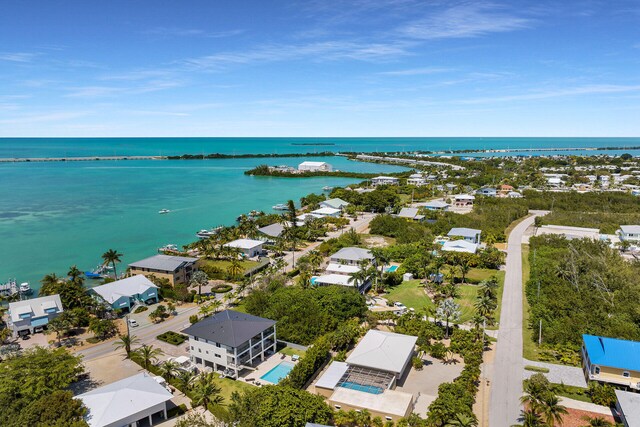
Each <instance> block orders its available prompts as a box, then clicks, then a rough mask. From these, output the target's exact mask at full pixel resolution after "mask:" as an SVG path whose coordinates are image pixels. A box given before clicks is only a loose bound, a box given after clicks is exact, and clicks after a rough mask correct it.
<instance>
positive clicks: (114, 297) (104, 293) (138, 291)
mask: <svg viewBox="0 0 640 427" xmlns="http://www.w3.org/2000/svg"><path fill="white" fill-rule="evenodd" d="M89 292H90V293H91V294H93V295H96V296H99V297H100V298H101V299H103V300H104V301H105V302H106V303H107V304H109V305H110V306H111V308H113V309H114V310H129V311H130V310H131V307H133V306H134V305H135V304H136V303H143V304H149V303H154V302H158V301H159V299H158V287H157V286H156V285H154V284H153V282H151V280H149V279H147V278H146V277H145V276H143V275H142V274H137V275H135V276H131V277H127V278H126V279H122V280H116V281H115V282H111V283H106V284H104V285H101V286H96V287H94V288H91V289H90V290H89Z"/></svg>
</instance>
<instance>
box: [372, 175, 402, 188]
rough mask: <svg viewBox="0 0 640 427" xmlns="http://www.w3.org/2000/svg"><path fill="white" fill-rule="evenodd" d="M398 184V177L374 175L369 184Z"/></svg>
mask: <svg viewBox="0 0 640 427" xmlns="http://www.w3.org/2000/svg"><path fill="white" fill-rule="evenodd" d="M398 184H400V178H396V177H394V176H376V177H375V178H371V185H373V186H377V185H398Z"/></svg>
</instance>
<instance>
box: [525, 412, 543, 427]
mask: <svg viewBox="0 0 640 427" xmlns="http://www.w3.org/2000/svg"><path fill="white" fill-rule="evenodd" d="M522 418H523V422H522V427H542V426H543V422H542V419H541V418H540V415H538V413H537V412H536V411H535V410H534V409H533V408H529V409H527V410H526V411H522Z"/></svg>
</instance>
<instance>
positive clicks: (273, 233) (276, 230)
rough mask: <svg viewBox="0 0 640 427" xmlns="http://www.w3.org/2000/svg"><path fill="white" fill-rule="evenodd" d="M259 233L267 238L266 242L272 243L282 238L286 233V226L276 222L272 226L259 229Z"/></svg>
mask: <svg viewBox="0 0 640 427" xmlns="http://www.w3.org/2000/svg"><path fill="white" fill-rule="evenodd" d="M258 232H259V233H261V234H263V235H265V236H266V237H267V239H266V240H268V241H272V240H273V239H277V238H279V237H280V236H282V233H284V225H282V224H280V223H279V222H276V223H274V224H271V225H267V226H266V227H261V228H258Z"/></svg>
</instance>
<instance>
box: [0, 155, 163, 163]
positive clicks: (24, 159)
mask: <svg viewBox="0 0 640 427" xmlns="http://www.w3.org/2000/svg"><path fill="white" fill-rule="evenodd" d="M166 159H167V157H166V156H88V157H14V158H0V163H25V162H95V161H101V160H166Z"/></svg>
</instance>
